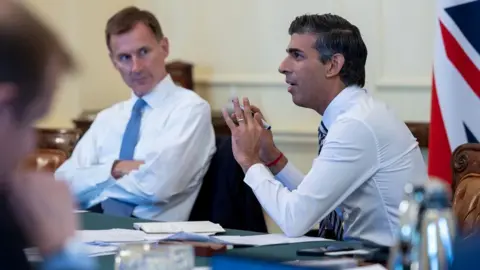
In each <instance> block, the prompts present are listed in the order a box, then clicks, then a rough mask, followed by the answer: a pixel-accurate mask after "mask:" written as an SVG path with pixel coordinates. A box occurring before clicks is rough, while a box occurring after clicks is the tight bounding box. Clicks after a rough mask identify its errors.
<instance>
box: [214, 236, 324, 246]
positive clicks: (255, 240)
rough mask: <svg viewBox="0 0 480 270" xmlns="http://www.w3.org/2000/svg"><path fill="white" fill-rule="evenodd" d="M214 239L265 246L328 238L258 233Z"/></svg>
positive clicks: (237, 243)
mask: <svg viewBox="0 0 480 270" xmlns="http://www.w3.org/2000/svg"><path fill="white" fill-rule="evenodd" d="M215 238H216V239H219V240H222V241H224V242H225V243H230V244H233V245H248V246H266V245H279V244H293V243H303V242H319V241H329V240H328V239H325V238H321V237H309V236H302V237H295V238H292V237H287V236H285V235H284V234H260V235H248V236H231V235H219V236H215ZM330 241H331V240H330Z"/></svg>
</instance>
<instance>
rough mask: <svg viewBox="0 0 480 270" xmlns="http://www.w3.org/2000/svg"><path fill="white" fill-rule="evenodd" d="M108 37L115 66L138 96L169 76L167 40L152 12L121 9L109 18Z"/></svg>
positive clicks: (134, 8)
mask: <svg viewBox="0 0 480 270" xmlns="http://www.w3.org/2000/svg"><path fill="white" fill-rule="evenodd" d="M105 36H106V41H107V46H108V49H109V51H110V58H111V60H112V63H113V65H114V66H115V68H116V69H117V70H118V71H119V72H120V75H121V76H122V78H123V80H124V81H125V83H126V84H127V85H128V86H129V87H130V88H131V89H132V90H133V92H134V93H135V94H136V95H137V96H139V97H140V96H143V95H145V94H147V93H149V92H150V91H151V90H152V89H153V88H154V87H155V85H157V84H158V83H159V82H160V81H161V80H162V79H163V78H165V76H166V75H167V71H166V68H165V59H166V58H167V56H168V52H169V46H168V39H167V38H166V37H164V36H163V32H162V28H161V27H160V24H159V22H158V21H157V19H156V18H155V16H154V15H153V14H152V13H150V12H148V11H145V10H140V9H138V8H136V7H127V8H125V9H122V10H120V11H119V12H117V13H116V14H115V15H113V16H112V17H111V18H110V19H109V20H108V22H107V28H106V30H105Z"/></svg>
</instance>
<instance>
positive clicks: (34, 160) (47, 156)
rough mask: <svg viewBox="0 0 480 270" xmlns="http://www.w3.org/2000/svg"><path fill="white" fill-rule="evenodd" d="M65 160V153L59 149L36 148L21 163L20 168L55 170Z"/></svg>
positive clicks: (26, 169) (27, 169) (44, 170)
mask: <svg viewBox="0 0 480 270" xmlns="http://www.w3.org/2000/svg"><path fill="white" fill-rule="evenodd" d="M65 160H67V154H66V153H65V152H64V151H62V150H59V149H36V150H35V151H34V152H33V153H31V154H30V155H29V156H28V157H27V158H26V159H25V160H24V162H23V163H22V164H21V166H20V170H24V171H42V172H52V173H53V172H55V170H56V169H57V168H58V167H60V165H62V163H63V162H65Z"/></svg>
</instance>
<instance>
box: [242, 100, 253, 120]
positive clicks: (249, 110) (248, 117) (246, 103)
mask: <svg viewBox="0 0 480 270" xmlns="http://www.w3.org/2000/svg"><path fill="white" fill-rule="evenodd" d="M243 108H244V110H245V113H244V115H245V121H246V122H247V124H249V123H253V115H252V108H251V107H250V101H249V100H248V98H243Z"/></svg>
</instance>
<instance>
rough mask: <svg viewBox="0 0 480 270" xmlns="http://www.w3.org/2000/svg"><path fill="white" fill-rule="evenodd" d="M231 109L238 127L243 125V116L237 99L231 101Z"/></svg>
mask: <svg viewBox="0 0 480 270" xmlns="http://www.w3.org/2000/svg"><path fill="white" fill-rule="evenodd" d="M233 109H234V111H235V116H236V117H237V122H238V125H240V126H241V125H244V124H245V121H246V120H245V116H244V115H243V110H242V109H241V108H240V102H239V101H238V98H235V99H233Z"/></svg>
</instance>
